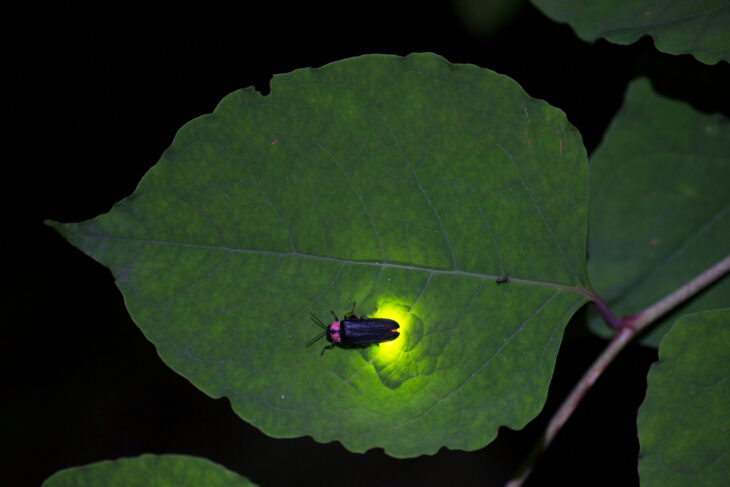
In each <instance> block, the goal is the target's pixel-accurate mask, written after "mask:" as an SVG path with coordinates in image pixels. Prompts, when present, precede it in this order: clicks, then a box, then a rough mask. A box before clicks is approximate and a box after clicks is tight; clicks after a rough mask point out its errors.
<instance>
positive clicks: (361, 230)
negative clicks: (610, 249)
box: [54, 54, 587, 456]
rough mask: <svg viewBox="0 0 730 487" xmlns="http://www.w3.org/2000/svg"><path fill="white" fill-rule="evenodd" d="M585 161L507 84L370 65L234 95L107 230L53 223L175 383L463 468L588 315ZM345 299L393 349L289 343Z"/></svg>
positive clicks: (516, 424)
mask: <svg viewBox="0 0 730 487" xmlns="http://www.w3.org/2000/svg"><path fill="white" fill-rule="evenodd" d="M586 165H587V164H586V155H585V149H584V147H583V145H582V142H581V138H580V135H579V134H578V132H577V131H576V130H575V128H574V127H572V126H571V125H570V124H569V123H568V122H567V121H566V119H565V115H564V114H563V113H562V112H561V111H560V110H557V109H555V108H553V107H551V106H550V105H548V104H547V103H545V102H543V101H539V100H534V99H532V98H530V97H529V96H527V95H526V94H525V93H524V91H523V90H522V89H521V88H520V87H519V86H518V85H517V83H515V82H514V81H513V80H511V79H509V78H507V77H505V76H501V75H498V74H496V73H494V72H492V71H489V70H485V69H480V68H477V67H476V66H471V65H452V64H449V63H448V62H446V61H445V60H444V59H443V58H441V57H438V56H436V55H433V54H416V55H411V56H408V57H407V58H400V57H395V56H380V55H373V56H363V57H359V58H353V59H348V60H343V61H340V62H336V63H333V64H330V65H328V66H325V67H323V68H320V69H301V70H298V71H295V72H293V73H290V74H287V75H280V76H275V77H274V79H273V81H272V83H271V94H270V95H269V96H266V97H264V96H261V95H260V94H259V93H257V92H255V91H254V90H252V89H245V90H241V91H237V92H234V93H232V94H231V95H229V96H227V97H226V98H225V99H223V100H222V101H221V103H220V104H219V105H218V107H217V108H216V109H215V112H214V113H213V114H211V115H207V116H203V117H201V118H199V119H197V120H194V121H192V122H190V123H188V124H187V125H185V126H184V127H183V128H182V129H181V130H180V132H179V133H178V134H177V136H176V138H175V141H174V142H173V144H172V147H171V148H170V149H169V150H167V151H166V152H165V154H164V155H163V157H162V158H161V160H160V161H159V163H158V164H157V165H156V166H155V167H153V168H152V169H151V170H150V171H149V172H148V173H147V174H146V175H145V176H144V178H143V179H142V181H141V182H140V184H139V187H138V188H137V190H136V191H135V193H134V194H133V195H132V196H130V197H129V198H127V199H125V200H124V201H122V202H120V203H119V204H117V205H116V206H115V207H114V208H113V209H112V210H111V211H110V212H109V213H108V214H105V215H101V216H99V217H98V218H95V219H94V220H91V221H88V222H84V223H80V224H68V225H61V224H54V226H55V227H56V228H57V229H58V230H59V231H60V232H61V233H62V234H63V235H65V236H66V238H68V239H69V240H70V241H71V242H72V243H73V244H75V245H77V246H78V247H80V248H81V249H83V250H84V251H85V252H87V253H88V254H89V255H91V256H92V257H94V258H95V259H97V260H98V261H100V262H102V263H104V264H105V265H107V266H109V268H110V269H111V270H112V272H113V274H114V277H115V279H116V282H117V285H118V287H119V288H120V289H121V291H122V293H123V294H124V297H125V302H126V305H127V307H128V309H129V311H130V314H131V315H132V317H133V319H134V321H135V322H136V323H137V324H138V325H139V326H140V328H141V329H142V330H143V332H144V333H145V335H146V336H147V337H148V338H149V339H150V340H151V341H152V342H154V343H155V345H156V346H157V348H158V351H159V353H160V356H161V357H162V358H163V360H164V361H165V362H166V363H167V364H168V365H169V366H170V367H172V368H173V369H174V370H176V371H177V372H179V373H180V374H182V375H184V376H185V377H187V378H188V379H189V380H190V381H191V382H192V383H193V384H195V385H196V386H197V387H199V388H200V389H202V390H203V391H205V392H206V393H207V394H209V395H211V396H213V397H220V396H227V397H228V398H229V399H230V401H231V404H232V405H233V408H234V410H235V411H236V412H237V413H238V414H239V415H240V416H241V417H243V418H244V419H246V420H247V421H250V422H251V423H253V424H254V425H256V426H257V427H258V428H260V429H261V430H263V431H264V432H266V433H267V434H269V435H272V436H277V437H289V436H298V435H305V434H308V435H311V436H313V437H314V438H315V439H317V440H320V441H331V440H340V441H341V442H342V443H343V444H345V445H346V446H347V447H348V448H350V449H352V450H354V451H363V450H365V449H367V448H371V447H375V446H382V447H384V448H385V449H386V451H387V452H388V453H390V454H392V455H394V456H412V455H419V454H423V453H433V452H435V451H436V450H438V449H439V448H440V447H441V446H448V447H451V448H461V449H476V448H480V447H482V446H484V445H485V444H486V443H488V442H489V441H491V440H492V439H493V438H494V437H495V435H496V433H497V429H498V428H499V427H500V426H502V425H507V426H511V427H513V428H520V427H522V426H524V425H525V424H526V423H527V422H528V421H529V420H530V419H532V418H533V417H534V416H535V415H536V414H537V413H538V412H539V410H540V408H541V407H542V405H543V403H544V400H545V396H546V393H547V387H548V383H549V381H550V377H551V374H552V370H553V366H554V362H555V356H556V353H557V350H558V345H559V342H560V339H561V336H562V332H563V329H564V327H565V324H566V323H567V321H568V320H569V318H570V317H571V315H572V314H573V313H574V312H575V311H576V310H577V309H578V308H579V307H580V306H581V305H582V304H583V303H584V302H585V301H586V297H585V295H584V294H582V293H583V292H584V290H585V288H586V278H585V275H586V271H585V238H586V218H587V217H586V207H587V203H586V192H587V180H586V179H587V176H586ZM505 275H509V276H510V282H508V283H503V284H497V283H496V282H495V281H496V280H497V279H498V278H500V277H502V276H505ZM353 301H356V302H357V308H356V313H357V314H359V315H377V316H387V317H391V318H394V319H396V320H398V321H399V322H400V324H401V332H402V335H401V337H400V338H399V339H398V340H396V341H394V342H391V343H389V344H383V345H381V346H379V347H378V346H371V347H367V348H362V349H335V350H332V351H330V352H328V353H326V354H325V355H324V356H320V349H319V346H318V347H311V348H305V347H304V343H305V342H306V341H307V339H309V338H311V337H312V336H314V335H316V334H317V333H318V332H319V331H320V330H319V329H318V328H317V327H315V326H314V324H313V323H312V322H310V320H309V313H310V312H314V313H315V314H316V315H318V316H320V317H321V318H325V319H326V317H327V315H328V312H329V310H334V311H335V312H336V313H337V314H339V315H340V316H341V315H342V314H343V313H344V312H346V311H348V310H349V309H350V308H351V306H352V303H353Z"/></svg>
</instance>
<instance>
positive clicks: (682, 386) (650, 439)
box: [637, 309, 730, 487]
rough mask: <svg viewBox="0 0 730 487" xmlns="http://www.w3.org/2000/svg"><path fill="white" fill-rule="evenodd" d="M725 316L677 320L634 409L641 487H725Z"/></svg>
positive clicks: (728, 428)
mask: <svg viewBox="0 0 730 487" xmlns="http://www.w3.org/2000/svg"><path fill="white" fill-rule="evenodd" d="M729 378H730V309H724V310H716V311H706V312H703V313H696V314H693V315H688V316H684V317H682V318H680V319H679V320H677V323H676V324H675V325H674V326H673V327H672V329H671V331H670V332H669V333H667V335H666V336H665V337H664V339H663V340H662V343H661V345H660V346H659V361H658V362H657V363H655V364H654V365H652V366H651V369H650V370H649V377H648V379H647V381H648V389H647V391H646V399H644V403H643V404H642V405H641V408H640V409H639V416H638V420H637V422H638V429H639V441H640V443H641V451H640V454H639V476H640V477H641V485H643V486H653V485H657V486H661V487H671V486H674V485H677V486H695V485H696V486H700V485H702V486H705V485H706V486H716V485H717V486H719V485H728V484H730V454H729V452H730V399H728V398H729V397H730V395H729V394H728V385H729V383H728V379H729Z"/></svg>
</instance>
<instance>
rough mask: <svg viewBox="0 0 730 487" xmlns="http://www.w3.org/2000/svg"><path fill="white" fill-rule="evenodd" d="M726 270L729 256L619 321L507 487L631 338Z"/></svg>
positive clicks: (524, 473)
mask: <svg viewBox="0 0 730 487" xmlns="http://www.w3.org/2000/svg"><path fill="white" fill-rule="evenodd" d="M728 270H730V255H728V256H727V257H725V258H724V259H722V260H721V261H719V262H717V263H716V264H715V265H713V266H712V267H710V268H709V269H707V270H706V271H704V272H703V273H702V274H700V275H699V276H697V277H695V278H694V279H692V280H691V281H689V282H688V283H687V284H685V285H683V286H682V287H680V288H679V289H677V290H676V291H674V292H673V293H671V294H669V295H668V296H666V297H665V298H664V299H662V300H660V301H657V302H656V303H655V304H653V305H651V306H649V307H648V308H646V309H645V310H643V311H641V312H639V313H637V314H635V315H633V316H628V317H625V318H622V319H621V320H620V326H619V329H618V332H617V333H616V334H615V335H614V337H613V339H611V341H610V342H609V344H608V346H607V347H606V349H605V350H604V351H603V352H602V353H601V355H599V356H598V358H597V359H596V361H595V362H593V365H591V367H590V368H589V369H588V370H587V371H586V373H585V374H583V377H581V379H580V381H578V383H577V384H576V385H575V387H573V390H572V391H571V392H570V395H568V397H567V398H566V399H565V401H563V404H561V405H560V408H559V409H558V410H557V411H556V412H555V414H554V415H553V417H552V419H550V423H549V424H548V426H547V428H546V430H545V432H544V433H543V435H542V437H541V438H540V440H539V441H538V442H537V444H536V445H535V447H534V448H533V450H532V452H531V453H530V455H529V456H528V458H527V463H526V465H525V466H523V467H522V469H521V470H520V471H519V472H518V474H519V475H520V476H519V478H515V479H513V480H511V481H510V482H508V483H507V484H506V487H520V486H521V485H522V484H523V483H524V481H525V480H526V479H527V477H528V476H529V475H530V472H531V471H532V467H533V465H534V463H535V460H537V457H539V456H540V454H541V453H542V452H543V451H545V449H547V447H548V446H549V445H550V443H552V441H553V439H555V436H556V435H557V434H558V431H560V428H562V427H563V425H564V424H565V422H566V421H567V420H568V418H569V417H570V415H571V414H573V411H575V408H576V407H578V404H579V403H580V401H581V399H583V397H584V396H585V395H586V393H587V392H588V390H589V389H590V388H591V386H593V384H594V383H595V382H596V380H597V379H598V377H600V376H601V374H602V373H603V371H604V370H606V367H608V364H610V363H611V361H613V359H614V358H615V357H616V355H618V353H619V352H620V351H621V350H622V349H623V348H624V347H625V346H626V344H627V343H629V342H630V341H631V339H632V338H634V337H635V336H636V335H637V333H639V332H640V331H641V330H643V329H644V328H646V326H647V325H649V324H650V323H652V322H654V321H655V320H656V319H657V318H659V317H660V316H662V315H663V314H664V313H666V312H667V311H669V310H671V309H672V308H674V307H675V306H677V305H679V304H680V303H682V302H683V301H685V300H687V299H689V298H691V297H692V296H694V295H695V294H697V293H698V292H699V291H701V290H702V289H704V288H705V287H707V286H708V285H710V284H711V283H713V282H714V281H716V280H717V279H719V278H720V277H722V276H723V275H725V273H727V272H728ZM599 301H600V299H599ZM597 302H598V301H594V303H597ZM600 303H601V304H603V302H602V301H600ZM597 306H598V305H597ZM604 307H605V305H604ZM599 310H600V307H599ZM607 316H612V314H611V312H610V311H608V313H607Z"/></svg>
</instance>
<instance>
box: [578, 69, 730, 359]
mask: <svg viewBox="0 0 730 487" xmlns="http://www.w3.org/2000/svg"><path fill="white" fill-rule="evenodd" d="M589 179H590V194H591V202H590V211H589V218H590V221H589V225H588V228H589V235H588V242H589V244H588V245H589V251H588V255H589V260H588V271H589V275H590V277H591V284H592V286H593V288H594V289H595V290H596V292H597V293H598V295H599V296H601V297H602V298H603V299H604V300H605V301H606V302H607V304H608V306H609V307H610V308H611V310H612V311H613V312H614V314H616V315H617V316H628V315H632V314H635V313H638V312H639V311H641V310H642V309H644V308H646V307H647V306H649V305H651V304H653V303H654V302H656V301H658V300H659V299H661V298H663V297H664V296H666V295H667V294H669V293H671V292H672V291H674V290H675V289H677V288H678V287H680V286H681V285H682V284H684V283H686V282H687V281H689V280H690V279H692V278H693V277H695V276H697V275H698V274H700V273H701V272H702V271H704V270H705V269H707V268H708V267H710V266H711V265H713V264H714V263H716V262H717V261H719V260H721V259H722V258H724V257H725V256H727V255H728V254H730V239H728V235H730V191H728V189H727V183H728V181H730V124H728V123H727V122H726V121H725V120H724V118H723V117H722V116H721V115H719V114H715V115H706V114H702V113H699V112H697V111H696V110H694V109H693V108H691V107H689V106H688V105H686V104H684V103H680V102H676V101H672V100H668V99H666V98H664V97H662V96H659V95H657V94H655V93H654V92H653V91H652V89H651V85H650V83H649V81H648V80H646V79H639V80H637V81H634V82H633V83H631V85H630V86H629V88H628V90H627V93H626V100H625V101H624V105H623V107H622V108H621V110H620V111H619V112H618V114H617V115H616V117H614V119H613V121H612V122H611V125H610V126H609V128H608V130H607V131H606V135H605V136H604V140H603V142H602V143H601V145H600V146H599V147H598V148H597V149H596V151H595V152H594V153H593V154H592V155H591V162H590V178H589ZM728 303H730V276H727V275H726V276H725V277H723V278H721V279H720V280H718V281H716V282H715V283H713V284H712V285H711V286H710V287H709V288H707V289H705V290H704V291H702V292H701V293H700V294H699V295H697V296H696V297H694V298H693V299H691V300H690V301H688V302H687V303H685V304H683V305H682V306H680V307H678V308H677V309H676V310H674V311H673V312H671V313H669V314H668V315H666V316H665V317H663V318H662V319H660V320H659V321H658V322H657V323H655V324H654V325H652V327H651V328H650V329H649V331H648V333H646V334H644V335H643V336H642V337H641V342H642V343H643V344H645V345H650V346H654V347H656V346H658V344H659V341H660V340H661V337H662V336H663V335H664V334H665V333H666V332H667V330H668V329H669V327H670V326H671V323H672V322H674V320H676V319H677V318H678V317H679V316H682V315H684V314H687V313H694V312H697V311H702V310H708V309H716V308H721V307H724V306H727V304H728ZM589 323H590V327H591V329H592V330H593V331H594V332H596V333H597V334H599V335H602V336H605V337H608V336H610V334H611V331H610V330H609V329H608V328H607V327H606V325H605V324H604V323H603V321H602V320H601V318H600V317H599V316H598V315H597V314H596V313H593V312H592V313H591V315H590V318H589Z"/></svg>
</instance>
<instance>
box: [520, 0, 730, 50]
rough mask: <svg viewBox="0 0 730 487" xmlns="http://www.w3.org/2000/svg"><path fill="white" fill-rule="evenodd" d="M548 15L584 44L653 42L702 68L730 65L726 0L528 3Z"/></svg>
mask: <svg viewBox="0 0 730 487" xmlns="http://www.w3.org/2000/svg"><path fill="white" fill-rule="evenodd" d="M532 3H533V4H535V5H536V6H537V7H538V8H539V9H540V10H542V11H543V12H544V13H545V14H546V15H547V16H548V17H550V18H551V19H553V20H556V21H558V22H567V23H568V24H570V26H571V27H572V28H573V29H574V30H575V32H576V34H578V37H580V38H581V39H583V40H584V41H588V42H593V41H595V40H596V39H598V38H599V37H603V38H605V39H607V40H609V41H611V42H615V43H616V44H624V45H625V44H631V43H633V42H636V41H637V40H638V39H639V38H640V37H641V36H644V35H650V36H652V37H653V38H654V44H655V45H656V48H657V49H659V50H660V51H662V52H666V53H669V54H686V53H689V54H692V55H693V56H694V57H696V58H697V59H698V60H700V61H702V62H703V63H706V64H715V63H717V62H719V61H721V60H725V61H730V2H727V0H687V1H682V2H670V1H668V0H649V1H646V0H645V1H642V2H621V1H620V0H593V1H590V2H585V1H582V0H532Z"/></svg>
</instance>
